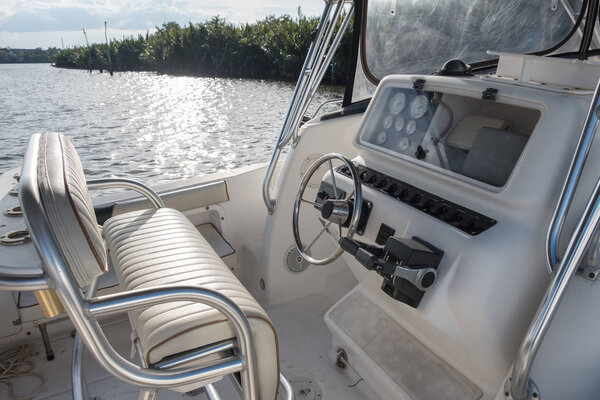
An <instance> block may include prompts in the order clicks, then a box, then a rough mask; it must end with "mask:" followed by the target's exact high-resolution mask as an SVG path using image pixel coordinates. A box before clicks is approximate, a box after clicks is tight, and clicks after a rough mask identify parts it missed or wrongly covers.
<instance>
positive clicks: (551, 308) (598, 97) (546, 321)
mask: <svg viewBox="0 0 600 400" xmlns="http://www.w3.org/2000/svg"><path fill="white" fill-rule="evenodd" d="M599 112H600V80H599V81H598V84H597V85H596V89H595V91H594V96H593V97H592V101H591V103H590V108H589V110H588V113H587V116H586V119H585V124H584V126H583V129H582V130H581V134H580V136H579V141H578V142H577V148H576V150H575V154H574V155H573V159H572V160H571V164H570V165H569V171H568V174H567V178H566V180H565V183H564V185H563V188H562V190H561V194H560V198H559V201H558V203H557V206H556V209H555V211H554V214H553V216H552V221H551V222H550V226H549V228H548V234H547V238H546V239H547V240H546V253H547V260H548V264H549V266H550V268H551V269H552V270H553V271H554V275H553V277H552V280H551V281H550V284H549V285H548V289H547V290H546V293H545V295H544V298H543V299H542V302H541V303H540V306H539V308H538V310H537V312H536V314H535V317H534V318H533V320H532V322H531V325H530V327H529V329H528V330H527V333H526V334H525V337H524V339H523V342H522V343H521V346H520V347H519V350H518V352H517V356H516V357H515V362H514V364H513V368H512V375H511V381H510V395H511V396H512V398H513V399H517V400H526V399H529V398H530V397H531V394H532V393H533V390H534V388H535V385H534V384H533V382H531V381H530V372H531V367H532V366H533V362H534V360H535V357H536V354H537V351H538V350H539V347H540V345H541V343H542V341H543V339H544V336H545V335H546V332H547V330H548V327H549V326H550V322H551V321H552V318H553V317H554V315H555V314H556V311H557V309H558V305H559V304H560V302H561V300H562V297H563V295H564V292H565V290H566V288H567V286H568V283H569V281H570V279H571V278H572V276H573V275H574V274H575V272H576V271H577V268H578V267H579V264H580V263H581V260H582V258H583V257H584V255H585V252H586V250H587V247H588V245H589V244H590V242H591V241H592V237H593V233H594V231H595V229H596V227H597V225H598V221H599V220H600V179H598V181H597V183H596V186H595V188H594V191H593V192H592V195H591V196H590V199H589V201H588V204H587V206H586V209H585V212H584V214H583V215H582V217H581V218H580V219H579V222H578V224H577V226H576V228H575V231H574V233H573V236H572V237H571V240H570V242H569V245H568V247H567V250H566V252H565V254H564V256H563V258H562V260H559V256H558V245H559V240H560V235H561V232H562V229H563V226H564V223H565V220H566V217H567V214H568V212H569V208H570V206H571V203H572V202H573V198H574V197H575V192H576V190H577V186H578V184H579V181H580V179H581V175H582V173H583V168H584V166H585V162H586V160H587V157H588V155H589V151H590V149H591V146H592V143H593V139H594V137H595V133H596V128H597V125H598V113H599Z"/></svg>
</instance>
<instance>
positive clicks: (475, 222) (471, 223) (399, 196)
mask: <svg viewBox="0 0 600 400" xmlns="http://www.w3.org/2000/svg"><path fill="white" fill-rule="evenodd" d="M357 170H358V174H359V176H360V180H361V182H362V184H363V185H366V186H369V187H371V188H373V189H375V190H378V191H380V192H382V193H384V194H386V195H388V196H390V197H393V198H395V199H396V200H398V201H400V202H402V203H404V204H406V205H408V206H410V207H413V208H416V209H417V210H419V211H421V212H424V213H425V214H427V215H430V216H432V217H434V218H437V219H438V220H440V221H442V222H444V223H446V224H448V225H452V226H454V227H455V228H458V229H460V230H461V231H463V232H465V233H468V234H469V235H472V236H476V235H479V234H480V233H481V232H483V231H485V230H487V229H489V228H491V227H492V226H494V225H495V224H496V220H495V219H492V218H490V217H486V216H485V215H483V214H480V213H478V212H476V211H473V210H470V209H468V208H466V207H463V206H460V205H458V204H456V203H452V202H450V201H448V200H446V199H443V198H441V197H439V196H436V195H434V194H431V193H429V192H426V191H424V190H422V189H419V188H417V187H415V186H412V185H409V184H408V183H405V182H402V181H400V180H398V179H394V178H392V177H390V176H387V175H385V174H383V173H381V172H377V171H375V170H373V169H371V168H367V167H364V166H362V165H358V166H357ZM337 171H338V172H339V173H341V174H343V175H345V176H348V177H351V174H350V171H349V169H348V167H345V166H342V167H338V168H337Z"/></svg>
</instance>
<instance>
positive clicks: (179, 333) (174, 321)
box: [104, 208, 279, 399]
mask: <svg viewBox="0 0 600 400" xmlns="http://www.w3.org/2000/svg"><path fill="white" fill-rule="evenodd" d="M104 236H105V238H106V245H107V247H108V251H109V254H110V257H111V260H112V263H113V265H114V268H115V270H116V273H117V277H118V278H119V284H120V285H121V288H122V289H123V290H133V289H142V288H148V287H154V286H165V285H177V284H179V285H182V284H185V285H189V284H197V285H199V286H202V287H204V288H207V289H212V290H215V291H218V292H220V293H221V294H224V295H225V296H227V297H228V298H229V299H231V300H232V301H233V302H234V303H236V304H237V305H238V306H239V307H240V308H241V309H242V311H244V313H245V314H246V316H247V318H248V321H249V323H250V326H251V328H252V333H253V337H254V346H255V353H256V357H257V358H256V360H257V373H258V380H259V385H258V388H259V395H260V398H261V399H275V397H276V392H277V386H278V382H279V370H278V368H279V364H278V354H277V352H278V347H277V335H276V333H275V329H274V328H273V325H272V323H271V321H270V319H269V317H268V316H267V314H266V313H265V311H264V310H263V309H262V307H261V306H260V305H259V304H258V303H257V302H256V300H255V299H254V298H253V297H252V295H251V294H250V293H249V292H248V291H247V290H246V288H245V287H244V286H243V285H242V284H241V283H240V282H239V280H238V279H237V278H236V277H235V275H233V273H232V272H231V271H230V270H229V268H227V266H226V265H225V263H224V262H223V261H222V260H221V258H220V257H219V256H218V255H217V254H216V253H215V251H214V250H213V248H212V247H211V246H210V244H209V243H208V242H207V241H206V239H204V237H203V236H202V235H201V234H200V233H199V232H198V230H197V229H196V228H195V227H194V225H192V223H191V222H190V221H189V220H188V219H187V218H186V217H185V216H184V215H183V214H182V213H180V212H179V211H177V210H173V209H170V208H159V209H152V210H141V211H133V212H130V213H127V214H121V215H118V216H115V217H112V218H110V219H109V220H107V221H106V222H105V223H104ZM131 315H132V318H133V323H134V326H135V329H136V331H137V334H138V336H139V339H140V341H141V347H142V351H143V354H142V356H143V358H144V359H145V360H146V362H147V363H148V364H153V363H156V362H158V361H160V360H162V359H163V358H165V357H167V356H170V355H173V354H177V353H181V352H184V351H188V350H192V349H195V348H198V347H202V346H205V345H209V344H212V343H216V342H219V341H221V340H226V339H230V338H233V337H234V336H235V335H234V332H233V330H232V328H231V324H229V323H228V321H227V320H226V319H224V317H223V315H222V314H220V313H219V312H218V311H216V310H215V309H213V308H211V307H209V306H207V305H204V304H199V303H187V302H177V303H166V304H160V305H156V306H152V307H149V308H147V309H145V310H143V311H132V312H131Z"/></svg>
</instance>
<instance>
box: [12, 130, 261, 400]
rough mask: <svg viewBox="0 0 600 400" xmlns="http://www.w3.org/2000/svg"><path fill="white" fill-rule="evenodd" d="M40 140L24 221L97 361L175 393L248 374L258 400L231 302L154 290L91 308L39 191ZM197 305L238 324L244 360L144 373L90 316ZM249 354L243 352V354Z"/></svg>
mask: <svg viewBox="0 0 600 400" xmlns="http://www.w3.org/2000/svg"><path fill="white" fill-rule="evenodd" d="M39 138H40V135H39V134H34V135H32V138H31V139H30V142H29V147H28V149H27V153H26V156H25V162H24V164H23V173H22V177H21V181H20V190H19V196H20V200H21V205H22V206H23V216H24V218H25V222H26V224H27V227H28V229H29V231H30V232H31V238H32V241H33V242H34V244H35V246H36V248H37V250H38V253H39V255H40V258H41V260H42V262H43V265H44V266H45V270H46V272H47V274H48V276H49V278H50V280H51V281H52V283H53V284H54V285H55V290H56V291H57V295H58V297H59V299H60V300H61V302H62V304H63V306H64V308H65V310H66V311H67V314H68V315H69V317H70V318H71V320H72V322H73V325H74V326H75V328H76V329H77V331H78V332H79V334H80V336H81V339H82V341H83V342H84V344H85V346H86V347H87V349H88V350H89V351H90V352H91V353H92V354H93V355H94V356H95V358H96V361H97V362H98V363H99V364H100V365H101V366H102V367H103V368H104V369H106V370H107V371H109V372H110V373H112V374H113V375H114V376H116V377H118V378H119V379H121V380H123V381H125V382H127V383H130V384H133V385H137V386H140V387H144V388H162V387H165V388H171V387H177V386H183V385H188V384H192V383H196V382H200V381H203V380H208V379H212V378H217V377H221V376H224V375H229V374H232V373H234V372H238V371H241V372H242V380H243V384H245V386H244V400H256V399H257V398H258V397H257V388H256V379H255V356H254V352H253V351H249V350H251V349H253V346H252V336H251V335H250V333H249V332H250V328H249V326H248V321H247V320H246V318H245V315H244V314H243V313H242V311H241V310H240V309H239V307H237V305H235V304H234V303H232V302H231V301H230V300H229V299H227V298H226V297H225V296H222V295H220V294H219V293H215V292H212V291H209V290H205V289H202V288H199V287H174V288H168V289H150V290H142V291H134V292H129V293H122V294H117V295H113V296H106V297H102V298H96V299H93V300H90V302H88V300H87V299H85V298H84V297H83V295H82V293H81V290H80V289H79V286H78V285H77V283H76V282H75V280H74V278H73V276H72V274H71V271H70V270H69V268H68V265H66V263H65V261H64V259H63V257H62V253H61V251H60V250H59V248H58V247H57V245H56V243H55V242H54V235H53V233H52V230H51V229H50V225H49V222H48V220H47V218H46V215H45V213H44V209H43V206H42V202H41V199H40V194H39V191H38V187H37V157H38V153H39ZM171 300H172V301H193V302H201V303H203V304H208V305H212V306H214V307H215V308H216V309H217V310H219V311H221V312H222V313H223V314H224V315H225V317H227V318H228V319H229V320H230V321H232V323H233V328H234V331H235V333H236V335H237V337H238V340H239V343H240V350H241V352H240V356H239V358H236V359H233V360H226V361H224V362H222V363H220V364H216V365H209V366H205V367H199V368H196V369H192V368H189V369H181V370H176V371H157V370H151V369H147V368H141V367H139V366H137V365H135V364H133V363H131V362H129V361H127V360H125V359H124V358H123V357H122V356H121V355H119V354H118V353H117V352H116V351H115V350H114V348H113V347H112V346H111V345H110V343H109V342H108V340H107V338H106V336H105V335H104V332H103V331H102V329H101V328H100V325H99V324H98V322H97V320H96V319H95V318H92V317H93V315H92V313H91V311H90V308H91V309H94V310H95V312H96V313H98V314H99V315H105V314H110V313H112V312H117V311H121V310H123V311H127V310H129V309H131V308H132V307H142V306H146V305H150V304H159V303H163V302H166V301H171ZM242 349H243V350H242Z"/></svg>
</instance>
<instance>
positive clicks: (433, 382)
mask: <svg viewBox="0 0 600 400" xmlns="http://www.w3.org/2000/svg"><path fill="white" fill-rule="evenodd" d="M329 316H330V317H331V320H332V321H333V322H334V323H335V324H336V325H337V326H339V327H340V328H341V329H342V330H343V331H344V332H345V333H346V334H347V335H348V336H349V337H350V338H351V339H352V340H353V341H354V342H355V343H356V344H357V345H358V346H359V347H360V348H361V349H362V351H364V352H365V353H366V355H367V356H368V357H369V358H370V359H371V360H372V361H373V362H374V363H375V364H376V365H377V366H379V367H380V368H381V369H382V370H383V372H384V373H385V374H386V375H387V376H388V377H389V378H390V379H391V380H392V381H393V382H394V383H395V384H396V385H397V386H398V387H400V388H401V389H402V390H403V391H405V392H406V393H407V394H408V395H409V397H410V398H412V399H422V400H437V399H445V400H476V399H480V398H481V396H482V392H481V390H480V389H479V388H478V387H476V386H475V385H473V384H472V383H471V382H470V381H469V380H468V379H467V378H465V377H464V376H463V375H462V374H461V373H460V372H458V371H457V370H455V369H454V368H452V367H451V366H450V365H448V364H447V363H446V362H444V361H443V360H442V359H440V358H439V357H438V356H436V355H435V354H434V353H433V352H432V351H431V350H429V349H428V348H427V347H425V346H424V345H423V344H422V343H421V342H419V340H418V339H417V338H416V337H414V336H413V335H411V334H410V333H409V332H408V331H407V330H406V329H404V328H403V327H402V326H400V325H399V324H398V323H397V322H396V321H394V320H393V319H392V318H391V317H390V316H389V315H387V314H386V313H385V312H384V311H383V310H382V309H381V308H379V307H378V306H377V305H376V304H375V303H373V302H372V301H371V300H369V299H368V298H367V297H366V296H365V295H364V294H362V292H360V291H359V290H356V291H354V292H353V293H352V294H351V295H350V296H348V297H347V298H345V299H344V301H342V302H340V303H339V304H337V305H336V307H335V308H334V309H333V310H331V312H330V313H329Z"/></svg>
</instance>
